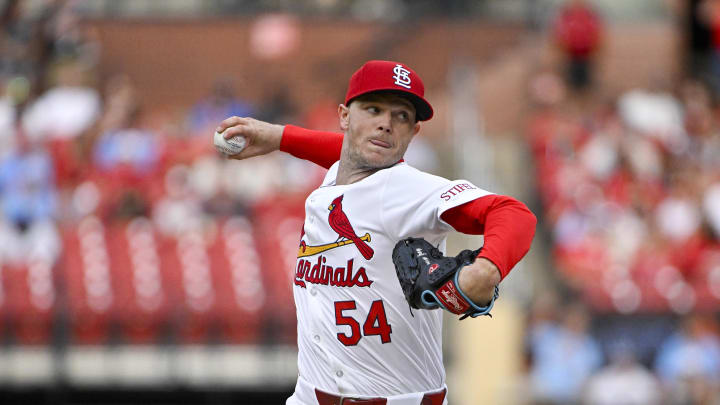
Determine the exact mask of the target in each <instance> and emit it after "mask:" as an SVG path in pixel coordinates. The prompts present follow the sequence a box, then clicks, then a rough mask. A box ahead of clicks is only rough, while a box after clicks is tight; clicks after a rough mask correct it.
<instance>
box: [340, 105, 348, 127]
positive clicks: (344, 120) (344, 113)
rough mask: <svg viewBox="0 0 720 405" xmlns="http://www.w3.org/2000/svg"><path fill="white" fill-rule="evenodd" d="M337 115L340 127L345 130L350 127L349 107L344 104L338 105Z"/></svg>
mask: <svg viewBox="0 0 720 405" xmlns="http://www.w3.org/2000/svg"><path fill="white" fill-rule="evenodd" d="M338 117H339V118H340V129H341V130H343V132H344V131H347V129H348V128H350V109H349V108H348V107H347V106H345V104H340V105H338Z"/></svg>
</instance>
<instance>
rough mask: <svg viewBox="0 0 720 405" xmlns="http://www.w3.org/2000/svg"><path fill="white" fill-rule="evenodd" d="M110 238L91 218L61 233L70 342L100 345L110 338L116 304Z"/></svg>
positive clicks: (98, 221) (95, 220)
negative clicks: (63, 249)
mask: <svg viewBox="0 0 720 405" xmlns="http://www.w3.org/2000/svg"><path fill="white" fill-rule="evenodd" d="M109 236H110V235H109V234H108V233H107V232H106V229H105V226H104V225H103V224H102V222H101V221H100V220H99V219H98V218H96V217H92V216H91V217H86V218H84V219H83V220H82V221H81V222H80V223H79V225H78V226H77V227H70V228H68V229H66V230H65V232H64V246H65V255H64V261H63V264H64V266H63V269H64V275H65V277H64V279H65V286H66V289H67V290H66V291H67V300H68V311H69V321H70V338H71V341H72V342H73V343H78V344H99V343H105V342H107V340H108V338H109V331H110V321H111V316H112V310H113V309H114V301H115V294H114V289H113V285H112V278H111V277H112V271H111V266H112V263H111V257H112V256H113V252H112V250H111V247H112V244H111V241H110V240H109Z"/></svg>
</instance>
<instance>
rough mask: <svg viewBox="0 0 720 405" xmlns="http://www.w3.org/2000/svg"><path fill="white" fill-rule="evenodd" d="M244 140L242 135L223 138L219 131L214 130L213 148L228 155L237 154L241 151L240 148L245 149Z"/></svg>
mask: <svg viewBox="0 0 720 405" xmlns="http://www.w3.org/2000/svg"><path fill="white" fill-rule="evenodd" d="M246 142H247V141H246V140H245V137H243V136H234V137H232V138H230V139H225V137H223V135H222V133H219V132H215V136H213V144H214V145H215V149H217V150H218V152H220V153H222V154H224V155H228V156H232V155H237V154H238V153H240V152H242V150H243V149H245V144H246Z"/></svg>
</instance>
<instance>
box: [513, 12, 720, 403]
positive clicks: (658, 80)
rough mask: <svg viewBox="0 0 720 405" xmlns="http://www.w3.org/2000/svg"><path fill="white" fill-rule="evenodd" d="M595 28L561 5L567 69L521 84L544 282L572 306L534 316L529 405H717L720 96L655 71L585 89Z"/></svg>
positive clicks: (542, 306) (708, 83) (542, 307)
mask: <svg viewBox="0 0 720 405" xmlns="http://www.w3.org/2000/svg"><path fill="white" fill-rule="evenodd" d="M600 21H601V20H600V19H599V18H598V17H597V16H596V15H595V14H594V11H593V10H592V8H591V6H590V5H589V2H585V1H579V0H574V1H568V2H567V3H566V6H565V9H564V10H562V11H561V12H560V13H559V14H558V18H557V20H556V21H555V26H554V29H553V30H552V31H550V35H552V36H553V37H552V39H553V40H554V42H555V43H556V44H557V45H558V49H560V50H561V51H562V52H563V53H564V55H565V57H564V58H563V59H562V61H563V63H564V66H563V65H561V66H558V67H554V68H548V69H544V70H541V71H540V72H538V73H536V74H534V75H533V76H532V77H531V78H530V79H529V82H528V83H529V86H528V93H529V96H530V99H531V102H532V104H533V109H532V113H531V114H530V117H529V120H528V125H527V127H526V130H525V135H526V137H527V141H528V144H529V147H530V150H531V153H532V155H533V157H534V165H535V167H536V171H535V173H536V175H535V182H536V187H537V194H538V197H539V199H540V202H541V206H542V212H541V213H540V216H541V218H543V221H542V222H543V223H544V226H545V228H546V231H547V232H548V234H549V236H550V239H551V241H552V252H551V253H552V259H553V264H554V266H555V271H554V272H552V276H553V277H554V278H555V279H556V281H558V284H557V285H559V286H560V291H563V292H564V294H563V296H567V297H572V298H567V297H566V298H565V299H560V298H558V296H557V295H555V294H553V293H548V294H545V295H541V296H539V297H537V299H536V301H535V302H534V303H533V305H531V311H532V313H531V314H530V318H529V323H528V329H527V338H526V339H527V341H526V349H527V354H528V363H527V364H528V370H527V376H528V382H529V384H528V386H529V387H530V388H529V392H528V398H529V400H530V401H531V402H533V403H539V404H575V403H587V404H620V403H622V404H654V403H672V404H715V403H718V401H720V386H719V384H718V381H720V379H719V377H720V328H719V324H718V319H717V316H716V314H717V310H718V308H719V307H720V115H719V113H720V109H719V108H718V96H720V94H718V93H717V92H716V91H714V87H713V85H714V83H715V82H714V81H713V80H707V79H708V78H707V77H699V76H693V75H692V74H690V75H688V77H686V78H683V79H680V80H677V79H672V78H670V77H669V76H667V75H663V74H661V73H659V74H657V75H656V76H653V77H650V78H648V81H647V82H648V83H649V84H648V85H647V86H644V87H635V88H631V89H628V90H625V91H623V92H621V93H619V94H615V95H612V96H608V95H607V91H606V90H607V89H602V88H599V86H598V84H597V82H596V81H595V80H593V72H594V70H595V66H594V64H595V63H596V61H595V58H594V55H595V54H596V53H597V52H598V49H599V48H600V47H601V45H602V28H601V25H599V24H601V22H600ZM581 26H582V27H584V28H579V27H581ZM573 27H574V28H573ZM573 29H576V30H580V31H582V32H583V33H584V34H583V35H571V33H569V32H570V31H572V30H573ZM568 36H570V37H573V38H575V43H574V45H573V44H572V43H570V42H569V39H568ZM578 59H579V60H578ZM578 65H579V66H578ZM690 73H692V72H690ZM628 315H630V316H628ZM614 317H615V318H618V317H619V318H618V319H621V320H622V321H621V322H620V324H618V323H617V322H613V319H614Z"/></svg>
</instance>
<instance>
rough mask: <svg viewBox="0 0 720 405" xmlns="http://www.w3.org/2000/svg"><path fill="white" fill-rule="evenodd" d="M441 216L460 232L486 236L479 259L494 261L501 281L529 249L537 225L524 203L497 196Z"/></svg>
mask: <svg viewBox="0 0 720 405" xmlns="http://www.w3.org/2000/svg"><path fill="white" fill-rule="evenodd" d="M440 217H441V218H442V220H443V221H445V222H447V223H448V224H450V225H451V226H452V227H453V228H454V229H455V230H456V231H458V232H462V233H466V234H470V235H485V244H484V245H483V248H482V250H481V251H480V254H479V255H478V257H484V258H486V259H488V260H490V261H491V262H493V263H494V264H495V265H496V266H497V268H498V269H499V270H500V276H501V278H502V279H504V278H505V276H507V275H508V273H510V270H512V268H513V267H514V266H515V264H517V262H519V261H520V259H522V258H523V256H525V254H526V253H527V252H528V251H529V250H530V244H531V243H532V239H533V237H534V236H535V225H536V224H537V219H536V218H535V215H534V214H533V213H532V212H531V211H530V210H529V209H528V208H527V207H526V206H525V204H523V203H521V202H520V201H518V200H516V199H514V198H512V197H507V196H502V195H496V194H491V195H487V196H484V197H480V198H478V199H475V200H473V201H469V202H467V203H465V204H463V205H459V206H457V207H454V208H451V209H449V210H447V211H445V212H444V213H443V214H442V215H441V216H440Z"/></svg>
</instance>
